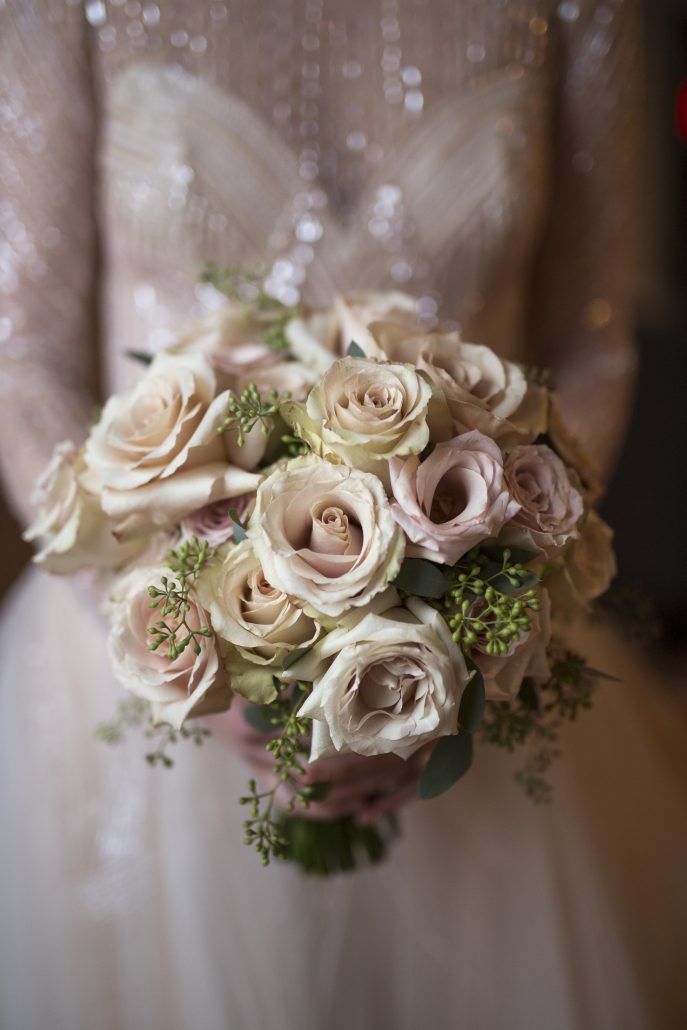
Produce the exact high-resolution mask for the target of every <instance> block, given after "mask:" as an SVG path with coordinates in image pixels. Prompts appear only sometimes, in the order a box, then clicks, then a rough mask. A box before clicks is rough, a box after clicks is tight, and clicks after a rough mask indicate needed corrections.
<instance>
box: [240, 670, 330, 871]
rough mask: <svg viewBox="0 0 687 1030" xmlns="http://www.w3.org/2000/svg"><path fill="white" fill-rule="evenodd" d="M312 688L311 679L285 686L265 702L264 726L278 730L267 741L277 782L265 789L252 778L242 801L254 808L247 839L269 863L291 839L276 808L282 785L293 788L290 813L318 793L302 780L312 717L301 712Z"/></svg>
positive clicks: (283, 855)
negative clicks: (288, 687) (291, 687)
mask: <svg viewBox="0 0 687 1030" xmlns="http://www.w3.org/2000/svg"><path fill="white" fill-rule="evenodd" d="M277 682H278V681H276V682H275V685H277ZM309 692H310V684H309V683H298V684H296V686H295V687H294V688H293V689H292V690H289V689H287V690H282V693H281V694H280V695H279V696H278V697H277V700H276V701H274V702H273V703H272V704H270V705H266V706H263V710H262V724H263V729H265V730H266V731H267V732H269V730H270V728H271V730H272V732H273V733H275V734H276V735H275V736H273V737H272V739H271V740H269V741H268V742H267V744H266V745H265V747H266V749H267V750H268V751H269V752H270V754H271V755H272V757H273V758H274V776H275V784H274V786H273V787H272V788H270V789H269V790H262V791H261V790H259V789H258V785H257V783H256V781H255V780H249V782H248V794H246V795H245V796H244V797H242V798H240V804H242V805H248V806H249V809H250V815H249V818H248V819H246V820H245V822H244V824H243V826H244V830H245V837H244V840H245V843H246V844H249V845H251V846H252V847H254V848H255V850H256V851H257V853H258V854H259V855H260V858H261V859H262V864H263V865H269V863H270V859H272V858H286V857H287V854H288V846H289V840H288V837H287V836H286V835H285V833H284V828H283V819H281V818H280V817H279V813H278V812H276V811H275V802H276V795H277V791H278V790H279V788H280V787H286V788H288V790H289V791H290V795H291V796H290V799H289V801H288V802H287V805H286V812H287V814H289V815H290V814H291V813H293V812H294V810H295V808H296V805H297V804H299V805H301V806H302V807H303V808H307V807H308V805H309V804H310V802H311V801H312V800H314V796H315V795H316V793H317V791H316V790H315V787H316V785H315V784H311V785H308V786H305V785H303V784H302V783H301V782H300V780H299V777H300V776H301V774H302V773H304V772H305V766H304V761H305V759H306V757H307V753H308V748H307V745H306V743H305V740H306V739H307V737H308V735H309V733H310V726H311V722H312V720H311V719H308V718H305V717H304V716H300V715H299V714H298V712H299V709H300V707H301V705H302V704H303V701H304V700H305V698H306V696H307V695H308V693H309Z"/></svg>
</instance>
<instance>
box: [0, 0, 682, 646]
mask: <svg viewBox="0 0 687 1030" xmlns="http://www.w3.org/2000/svg"><path fill="white" fill-rule="evenodd" d="M643 6H644V23H645V41H646V68H647V101H646V120H645V127H644V173H645V188H644V210H643V212H642V219H643V220H642V235H643V246H642V252H641V289H640V294H639V297H638V305H637V319H636V330H635V332H636V340H637V347H638V351H639V361H640V364H639V375H638V381H637V392H636V400H635V410H634V415H633V418H632V422H631V424H630V428H629V433H628V436H627V439H626V443H625V447H624V450H623V453H622V455H621V458H620V461H619V463H618V466H617V468H616V471H615V474H614V476H613V479H612V481H611V483H610V487H609V491H608V494H607V496H606V499H605V501H604V504H603V508H602V511H603V514H604V517H605V518H606V519H607V520H608V521H609V522H610V523H611V524H612V525H613V526H614V527H615V530H616V547H617V551H618V559H619V577H618V588H617V589H616V590H615V593H614V596H613V597H612V598H611V599H610V602H609V603H610V604H611V605H612V606H613V609H614V610H615V611H616V613H618V614H619V615H620V616H621V617H622V618H623V621H624V622H625V624H626V625H627V626H628V627H629V628H630V631H631V632H633V633H634V634H636V635H642V634H644V631H645V630H646V629H647V628H651V627H652V626H653V627H654V628H655V632H654V633H653V640H652V641H651V644H652V646H653V647H655V648H657V649H658V650H660V652H661V653H662V654H664V655H670V654H672V655H675V656H677V655H678V653H679V652H681V651H683V650H684V649H685V648H687V634H685V633H684V631H683V626H685V624H686V623H687V574H686V573H687V532H686V529H687V525H686V520H685V515H684V508H683V507H682V505H681V503H680V502H681V500H682V497H683V495H684V494H685V491H684V489H683V477H684V476H685V471H686V466H687V463H686V462H685V459H684V446H685V443H686V442H687V0H645V2H644V5H643ZM647 524H650V525H651V526H652V528H655V527H656V526H658V527H659V529H660V533H661V545H660V546H659V547H657V546H656V544H655V542H654V541H653V540H652V541H651V542H650V541H649V540H648V539H647V536H646V532H645V527H646V526H647ZM29 556H30V550H29V548H28V546H27V545H26V544H24V543H23V542H22V540H21V537H20V533H19V527H18V526H17V524H16V522H15V521H14V520H13V518H12V516H11V514H10V512H9V511H8V509H7V506H6V505H5V503H4V501H3V500H2V499H0V596H1V595H2V594H4V593H5V592H6V591H7V590H8V589H9V587H10V586H11V584H12V582H13V580H14V579H15V578H16V576H17V575H18V574H19V572H20V571H21V569H22V567H23V566H24V564H25V563H26V561H27V560H28V559H29Z"/></svg>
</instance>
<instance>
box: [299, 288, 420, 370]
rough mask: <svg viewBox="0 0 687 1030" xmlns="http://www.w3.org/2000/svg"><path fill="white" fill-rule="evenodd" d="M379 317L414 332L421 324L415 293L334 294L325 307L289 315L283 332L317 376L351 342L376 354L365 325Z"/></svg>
mask: <svg viewBox="0 0 687 1030" xmlns="http://www.w3.org/2000/svg"><path fill="white" fill-rule="evenodd" d="M379 321H384V322H389V323H391V324H393V325H395V326H398V327H402V329H403V331H404V332H405V333H406V334H408V335H417V334H418V333H421V332H422V331H423V328H424V326H423V323H422V320H421V319H420V317H419V315H418V314H417V301H416V300H415V298H414V297H409V296H408V294H406V293H400V292H398V291H395V292H394V291H392V292H390V293H365V292H361V293H353V294H347V295H345V296H340V297H337V298H336V299H335V301H334V303H333V305H332V306H331V307H330V308H329V309H328V310H326V311H313V312H310V313H307V314H305V315H303V316H301V317H298V318H294V319H292V320H291V321H290V322H289V323H288V324H287V326H286V328H285V335H286V338H287V340H288V341H289V344H290V346H291V351H292V353H293V355H294V357H295V358H297V359H298V360H299V361H301V362H303V364H305V365H306V366H307V367H308V368H310V369H312V370H313V371H314V372H315V373H316V374H317V375H318V376H320V375H322V374H323V373H324V372H326V371H327V369H328V368H329V366H330V365H331V364H332V362H333V361H335V360H336V358H342V357H344V356H345V355H346V352H347V350H348V347H349V345H350V344H351V343H357V344H358V346H359V347H360V348H361V349H362V350H363V351H364V352H365V354H367V355H368V356H369V357H373V356H376V354H377V352H378V347H377V345H376V343H375V341H374V339H373V337H372V335H371V333H370V331H369V329H368V326H369V325H370V324H371V323H373V322H379Z"/></svg>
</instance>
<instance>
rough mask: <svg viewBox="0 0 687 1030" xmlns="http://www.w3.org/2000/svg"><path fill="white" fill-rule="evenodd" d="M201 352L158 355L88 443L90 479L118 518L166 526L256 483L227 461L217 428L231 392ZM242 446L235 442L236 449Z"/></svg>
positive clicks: (111, 405)
mask: <svg viewBox="0 0 687 1030" xmlns="http://www.w3.org/2000/svg"><path fill="white" fill-rule="evenodd" d="M215 391H216V380H215V374H214V372H213V371H212V369H211V368H210V366H209V365H208V363H207V361H206V360H205V359H204V358H203V357H202V356H201V355H199V354H187V355H183V356H178V357H173V356H171V355H169V354H164V353H163V354H159V355H158V356H157V357H156V358H155V360H154V361H153V362H152V364H151V365H150V367H149V369H148V370H147V372H146V373H145V375H143V376H142V378H141V379H140V380H139V382H138V383H137V385H136V386H135V387H134V388H133V390H131V391H129V392H127V393H122V394H115V395H114V396H113V397H111V398H110V399H109V401H108V402H107V404H106V405H105V407H104V409H103V413H102V415H101V418H100V421H99V422H98V424H97V425H96V426H94V427H93V429H92V430H91V433H90V436H89V438H88V440H87V442H86V446H85V461H86V465H87V466H88V481H89V485H90V486H91V487H92V488H93V489H94V490H96V491H99V492H100V496H101V500H102V505H103V508H104V509H105V511H106V512H107V513H108V514H109V515H111V516H112V517H113V518H115V519H118V520H125V519H128V518H132V517H133V519H134V520H135V521H143V522H145V521H148V522H152V523H154V524H157V525H168V524H169V523H170V522H174V521H176V520H178V519H179V518H183V517H184V516H185V515H187V514H188V513H189V512H191V511H193V510H194V509H196V508H199V507H201V506H202V505H203V504H206V503H210V502H212V501H217V500H221V499H224V498H227V497H238V496H240V495H241V494H243V493H247V492H249V491H250V490H253V489H255V487H256V486H257V484H258V482H259V476H257V475H255V474H253V473H250V472H247V471H244V470H243V469H241V468H237V467H234V466H232V465H230V464H229V463H228V460H227V459H228V453H229V448H230V447H231V446H232V443H235V441H233V442H232V441H230V440H228V439H227V437H228V436H229V434H219V433H218V432H217V430H218V427H219V426H220V425H221V423H222V421H223V419H224V416H225V415H226V411H227V402H228V398H229V393H228V392H227V393H223V394H220V395H219V396H215ZM235 449H236V448H235Z"/></svg>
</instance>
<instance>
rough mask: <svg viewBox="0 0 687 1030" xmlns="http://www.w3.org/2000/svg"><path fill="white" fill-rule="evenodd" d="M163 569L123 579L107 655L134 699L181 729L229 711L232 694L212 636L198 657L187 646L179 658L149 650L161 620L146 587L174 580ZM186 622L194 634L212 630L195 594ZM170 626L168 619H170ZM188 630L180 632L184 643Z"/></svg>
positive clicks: (151, 568) (205, 639) (114, 604)
mask: <svg viewBox="0 0 687 1030" xmlns="http://www.w3.org/2000/svg"><path fill="white" fill-rule="evenodd" d="M172 575H173V574H172V573H170V570H169V569H168V568H165V567H164V566H155V565H152V566H143V567H140V568H136V569H135V570H133V571H132V572H130V573H128V574H127V575H126V576H123V577H121V579H120V580H119V581H118V583H117V584H116V585H115V588H114V591H113V594H112V598H111V606H110V634H109V638H108V652H109V655H110V661H111V663H112V669H113V671H114V674H115V676H116V678H117V679H118V680H119V682H120V683H121V684H122V686H123V687H124V688H125V689H126V690H128V691H129V692H130V693H132V694H134V695H135V696H136V697H140V698H142V699H143V700H144V701H149V702H150V704H151V708H152V714H153V718H154V719H155V721H156V722H166V723H169V725H170V726H174V727H176V728H177V729H179V728H180V727H181V726H182V725H183V723H184V721H185V720H186V719H188V718H190V717H191V716H199V715H212V714H214V713H215V712H222V711H224V710H225V709H227V708H228V707H229V702H230V699H231V690H230V687H229V684H228V682H227V679H226V676H225V674H224V670H223V668H222V662H221V660H220V655H219V653H218V645H217V642H216V640H215V638H214V636H210V637H198V638H197V639H198V641H199V646H200V654H196V653H195V651H194V649H193V647H192V646H188V647H186V649H185V650H184V651H183V653H182V654H181V655H180V656H179V657H178V658H176V659H171V658H168V657H167V648H166V646H165V645H164V644H161V645H160V647H158V649H157V650H156V651H151V650H150V644H151V641H153V640H154V636H153V635H151V634H150V633H149V632H148V630H149V629H152V628H154V626H155V624H156V623H158V622H159V621H160V619H161V618H162V616H161V614H160V608H159V607H157V608H152V607H151V599H150V595H149V593H148V587H149V586H151V585H159V584H160V582H161V579H162V577H163V576H168V577H171V576H172ZM189 604H190V608H189V611H188V612H186V621H187V623H188V624H189V626H191V627H192V628H194V629H200V628H201V627H203V626H208V625H209V619H208V616H207V613H206V612H205V611H203V609H202V608H201V606H200V604H199V603H198V601H197V599H196V598H195V597H194V596H193V595H192V596H191V597H190V599H189ZM167 621H169V618H168V619H167ZM185 634H186V630H180V631H179V632H178V634H177V638H178V639H181V637H182V635H185Z"/></svg>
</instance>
